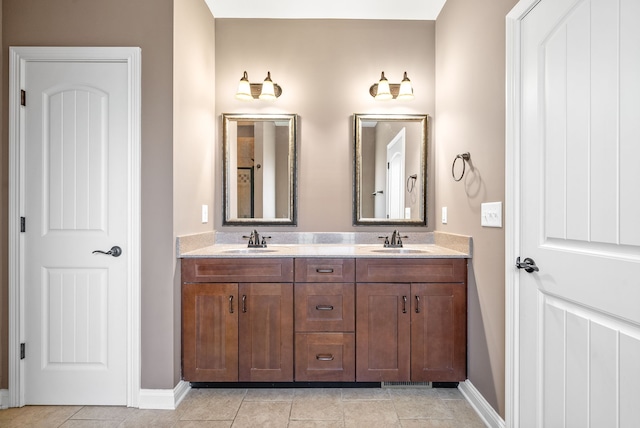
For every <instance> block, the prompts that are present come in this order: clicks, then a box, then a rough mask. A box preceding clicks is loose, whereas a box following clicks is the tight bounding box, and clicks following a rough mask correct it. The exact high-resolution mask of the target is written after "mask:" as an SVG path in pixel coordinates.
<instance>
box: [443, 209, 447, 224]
mask: <svg viewBox="0 0 640 428" xmlns="http://www.w3.org/2000/svg"><path fill="white" fill-rule="evenodd" d="M442 224H447V207H442Z"/></svg>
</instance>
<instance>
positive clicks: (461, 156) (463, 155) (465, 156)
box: [451, 152, 471, 181]
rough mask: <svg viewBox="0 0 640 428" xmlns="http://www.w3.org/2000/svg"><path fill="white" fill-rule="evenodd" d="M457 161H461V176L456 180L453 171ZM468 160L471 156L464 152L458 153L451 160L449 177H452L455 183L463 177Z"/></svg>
mask: <svg viewBox="0 0 640 428" xmlns="http://www.w3.org/2000/svg"><path fill="white" fill-rule="evenodd" d="M458 159H462V174H460V177H458V178H456V172H455V170H456V162H457V161H458ZM470 159H471V154H470V153H469V152H465V153H460V154H459V155H457V156H456V158H455V159H454V160H453V165H451V175H452V176H453V179H454V180H455V181H460V180H462V177H464V172H465V170H466V165H467V162H469V160H470Z"/></svg>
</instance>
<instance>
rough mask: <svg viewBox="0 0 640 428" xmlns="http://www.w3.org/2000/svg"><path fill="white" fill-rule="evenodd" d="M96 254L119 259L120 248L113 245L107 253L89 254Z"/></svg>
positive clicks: (97, 251) (96, 251)
mask: <svg viewBox="0 0 640 428" xmlns="http://www.w3.org/2000/svg"><path fill="white" fill-rule="evenodd" d="M96 253H98V254H106V255H107V256H112V257H120V254H122V248H120V247H118V246H117V245H114V246H113V247H111V249H110V250H109V251H101V250H95V251H93V252H92V253H91V254H96Z"/></svg>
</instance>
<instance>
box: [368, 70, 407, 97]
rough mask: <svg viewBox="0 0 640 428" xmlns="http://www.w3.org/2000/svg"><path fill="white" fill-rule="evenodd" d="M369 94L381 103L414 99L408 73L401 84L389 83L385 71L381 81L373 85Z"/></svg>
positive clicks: (405, 73)
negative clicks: (391, 100)
mask: <svg viewBox="0 0 640 428" xmlns="http://www.w3.org/2000/svg"><path fill="white" fill-rule="evenodd" d="M369 93H370V94H371V96H372V97H373V98H375V99H376V100H379V101H386V100H390V99H398V100H412V99H413V98H414V97H413V86H411V80H409V78H408V77H407V72H406V71H405V72H404V77H403V79H402V82H401V83H389V81H388V80H387V78H386V77H384V71H383V72H382V74H381V75H380V81H379V82H378V83H374V84H373V85H371V87H370V88H369Z"/></svg>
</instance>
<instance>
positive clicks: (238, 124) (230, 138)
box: [222, 113, 297, 226]
mask: <svg viewBox="0 0 640 428" xmlns="http://www.w3.org/2000/svg"><path fill="white" fill-rule="evenodd" d="M222 122H223V125H222V141H223V179H222V182H223V186H224V191H223V195H224V201H223V217H222V218H223V221H222V224H223V225H237V226H239V225H295V224H296V174H297V171H296V129H297V115H295V114H227V113H225V114H223V115H222Z"/></svg>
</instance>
